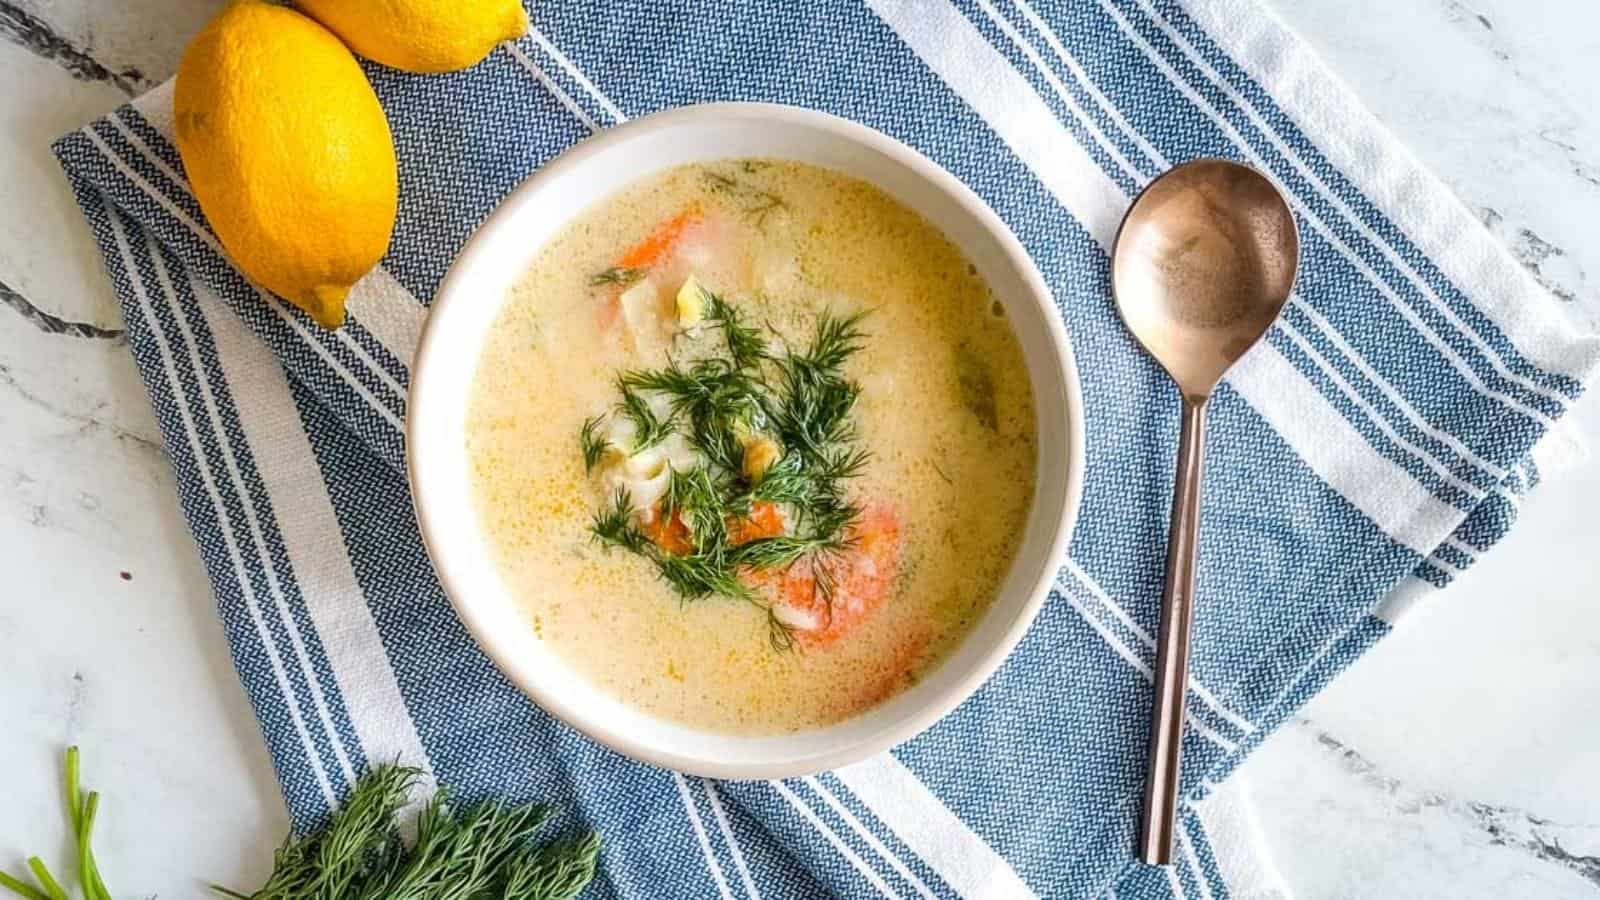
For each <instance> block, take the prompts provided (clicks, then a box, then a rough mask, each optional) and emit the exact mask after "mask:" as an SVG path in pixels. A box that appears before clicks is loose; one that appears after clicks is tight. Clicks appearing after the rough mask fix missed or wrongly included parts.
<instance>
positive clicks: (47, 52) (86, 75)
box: [0, 0, 155, 97]
mask: <svg viewBox="0 0 1600 900" xmlns="http://www.w3.org/2000/svg"><path fill="white" fill-rule="evenodd" d="M0 36H3V37H4V38H5V39H6V40H8V41H12V42H14V43H16V44H18V45H19V46H22V47H25V48H27V49H28V50H31V51H33V52H34V53H37V54H38V55H40V56H42V57H44V58H45V59H48V60H51V61H52V62H54V63H56V64H57V65H59V66H60V67H61V68H62V69H64V70H66V71H67V72H68V73H69V74H71V75H72V77H74V78H79V79H82V80H84V81H108V82H110V83H112V84H114V85H116V86H117V88H118V89H120V90H121V91H122V92H123V93H124V94H127V95H128V96H130V97H131V96H134V95H135V94H139V93H142V92H143V91H146V90H148V89H149V88H151V87H154V86H155V85H154V84H153V83H152V82H151V81H150V80H149V79H147V78H146V77H145V75H144V73H143V72H140V71H139V70H138V69H137V68H135V67H133V66H123V67H121V68H120V69H116V70H112V69H110V68H108V67H107V66H106V65H105V64H103V63H101V62H100V61H99V60H97V59H95V58H94V57H93V56H92V55H90V53H89V51H88V50H87V49H86V48H81V47H77V46H74V45H73V43H72V42H71V41H69V40H67V39H66V38H64V37H62V36H61V35H60V34H57V33H56V31H55V30H54V29H53V28H51V27H50V25H49V23H48V22H46V21H45V20H44V19H42V18H40V17H38V16H36V15H34V14H32V13H30V12H29V11H28V10H26V9H24V8H22V7H21V6H18V5H17V4H15V3H12V2H9V0H0Z"/></svg>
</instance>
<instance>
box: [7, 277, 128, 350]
mask: <svg viewBox="0 0 1600 900" xmlns="http://www.w3.org/2000/svg"><path fill="white" fill-rule="evenodd" d="M0 303H4V304H5V305H7V306H9V307H11V308H12V309H14V310H16V311H17V312H18V313H20V314H21V315H22V318H23V319H25V320H27V321H28V322H29V323H31V324H32V325H33V326H34V327H35V328H37V329H39V330H40V331H43V332H45V333H46V334H64V335H66V336H68V337H79V338H95V339H99V340H117V339H119V338H121V337H122V336H123V330H122V329H121V328H102V327H100V326H99V325H95V324H94V323H92V322H71V321H68V320H66V319H63V318H61V317H60V316H57V315H52V314H50V313H48V312H46V311H44V310H42V309H40V308H39V307H38V306H35V305H34V304H33V303H32V302H31V301H29V300H28V298H27V297H24V296H22V295H21V294H19V293H17V292H16V291H15V290H13V289H12V287H11V285H9V284H6V283H5V282H4V281H0Z"/></svg>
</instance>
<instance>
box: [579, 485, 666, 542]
mask: <svg viewBox="0 0 1600 900" xmlns="http://www.w3.org/2000/svg"><path fill="white" fill-rule="evenodd" d="M589 530H590V531H591V532H592V533H593V534H594V536H595V539H596V540H598V541H599V542H600V543H602V544H605V545H607V546H612V547H621V548H622V549H624V550H629V551H632V552H634V553H643V552H645V548H646V547H650V546H654V545H652V544H651V543H650V539H649V538H647V537H645V536H644V533H643V532H641V531H640V530H639V529H638V528H636V527H634V524H633V498H632V497H629V496H628V490H627V488H618V489H617V493H616V494H615V495H614V496H613V497H612V498H611V503H610V504H608V505H606V506H604V507H601V509H600V511H599V512H597V513H595V515H594V522H593V523H592V524H591V525H590V526H589Z"/></svg>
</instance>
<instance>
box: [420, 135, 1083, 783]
mask: <svg viewBox="0 0 1600 900" xmlns="http://www.w3.org/2000/svg"><path fill="white" fill-rule="evenodd" d="M752 156H753V157H775V158H781V159H791V160H796V161H799V162H805V163H811V164H813V165H818V166H823V167H826V168H829V169H834V170H836V171H839V172H843V173H845V174H848V175H852V176H854V177H856V178H860V179H863V180H865V181H868V182H871V183H872V184H875V185H877V186H878V187H879V188H881V189H883V190H885V191H887V192H888V193H889V194H891V195H892V196H894V197H895V198H896V199H898V200H899V201H900V202H901V203H904V204H905V205H906V206H908V207H910V208H911V209H914V210H916V211H917V212H918V213H920V214H921V215H922V216H923V217H925V218H926V219H927V220H928V221H930V222H932V223H933V224H934V225H935V226H937V227H938V228H939V229H940V230H941V231H943V232H944V233H945V235H947V236H948V237H949V238H950V239H951V240H952V241H954V242H955V244H956V245H957V246H959V247H960V248H961V249H962V250H963V252H965V254H966V255H967V258H968V259H969V260H971V261H972V263H973V264H975V265H976V266H977V267H978V270H979V272H980V273H981V274H982V275H983V277H984V278H985V279H986V280H987V281H988V283H989V285H990V286H991V287H992V288H993V289H994V292H995V294H996V296H998V297H999V299H1000V301H1001V302H1002V303H1003V304H1005V308H1006V314H1007V316H1008V317H1009V318H1010V321H1011V324H1012V326H1013V327H1014V328H1015V330H1016V334H1017V338H1018V340H1019V341H1020V342H1021V344H1022V350H1023V355H1024V357H1025V359H1026V361H1027V367H1028V375H1029V377H1030V378H1031V379H1032V382H1033V393H1034V403H1035V404H1036V409H1037V412H1038V451H1039V455H1038V460H1039V462H1038V466H1037V476H1038V477H1037V486H1036V495H1035V498H1034V502H1033V508H1032V511H1031V512H1030V513H1029V516H1028V522H1027V529H1026V533H1025V534H1024V535H1023V540H1022V543H1021V546H1020V547H1019V549H1018V552H1017V558H1016V561H1015V563H1014V564H1013V565H1012V567H1011V572H1010V573H1009V574H1008V575H1007V577H1006V579H1005V582H1004V583H1003V584H1002V585H1001V588H1000V591H999V594H998V596H997V597H996V598H995V600H994V603H993V604H992V605H991V606H990V607H989V610H988V612H987V613H986V614H985V615H984V617H983V618H982V619H981V620H980V621H979V622H978V623H977V624H976V626H975V627H974V628H973V630H972V632H971V633H970V634H969V635H968V636H967V638H966V640H965V641H964V642H963V643H962V644H961V646H960V647H959V648H958V649H957V650H956V652H955V653H954V654H953V655H951V656H950V657H949V658H948V659H946V660H945V662H944V663H943V664H942V665H940V666H939V667H938V668H937V669H936V670H935V671H933V672H931V673H929V674H928V675H927V676H926V677H924V678H923V679H922V680H921V681H919V682H918V683H917V684H916V685H915V686H913V687H911V688H910V689H909V690H907V691H905V692H904V693H901V694H899V695H897V696H895V697H893V698H891V699H890V700H888V701H887V702H885V703H883V704H881V705H880V706H877V707H875V708H873V709H871V710H868V711H867V712H865V713H862V714H861V715H859V716H856V717H855V718H852V719H849V720H847V721H845V722H841V723H838V724H836V725H832V726H829V727H826V728H820V729H816V730H811V731H804V732H801V733H798V734H791V735H784V736H781V737H736V736H729V735H721V734H710V733H706V732H702V731H697V730H695V729H693V728H690V727H688V726H685V725H681V724H677V723H673V722H667V721H663V720H661V719H658V718H656V717H654V716H651V715H648V714H646V713H643V712H641V711H639V710H638V709H635V708H634V707H632V706H629V705H628V704H627V702H626V701H625V699H622V698H617V697H612V696H609V695H608V694H606V693H604V692H603V691H601V690H600V689H598V688H596V687H595V686H593V685H591V684H590V683H589V682H588V681H587V680H585V679H584V678H583V677H582V676H581V675H580V674H579V673H578V672H576V671H575V670H573V669H572V668H571V667H570V666H568V665H567V664H566V663H565V662H564V661H562V659H561V657H560V656H558V655H557V654H556V653H554V652H553V651H552V650H551V648H550V647H548V646H546V645H545V644H544V643H543V642H542V641H541V640H540V639H539V638H537V637H535V636H534V633H533V630H532V629H531V628H530V627H529V626H528V624H527V622H526V621H525V620H524V618H523V616H522V614H521V613H519V612H518V608H517V601H516V599H515V597H513V596H512V594H511V593H510V592H509V591H508V590H507V588H506V586H505V585H504V584H503V583H502V581H501V578H500V576H499V574H498V571H497V567H496V565H495V563H494V561H493V556H492V553H491V549H490V547H489V545H488V542H487V541H486V540H485V539H484V537H483V535H482V534H480V532H479V529H478V524H477V515H476V511H475V509H474V506H473V502H474V501H473V489H472V484H471V478H470V474H469V466H468V459H467V453H466V441H465V438H464V435H465V428H466V416H467V405H468V403H467V401H468V398H469V396H470V389H471V386H472V380H473V373H474V369H475V367H476V366H477V361H478V353H479V349H480V347H481V346H482V344H483V341H484V337H485V335H486V333H487V332H488V330H489V328H490V326H491V325H492V324H493V322H494V320H495V317H496V315H497V314H498V313H499V311H500V308H501V304H502V303H503V302H504V301H505V297H506V293H507V289H508V288H509V287H510V286H511V284H512V283H513V282H514V281H515V280H516V279H517V278H519V277H520V276H521V275H522V274H523V272H524V271H525V270H526V268H527V267H528V265H529V264H530V263H531V262H532V260H533V257H534V255H535V254H536V253H537V252H538V251H539V249H540V247H541V245H543V244H544V243H545V241H547V240H549V239H550V238H551V237H552V236H554V235H555V234H556V233H557V232H558V231H559V230H560V229H561V228H562V226H564V225H565V224H566V223H567V222H568V221H569V220H571V219H572V218H573V217H574V216H576V215H577V214H578V213H579V212H581V211H582V210H583V209H585V208H586V207H588V206H590V205H591V204H594V203H596V202H599V201H601V200H603V199H605V198H606V197H607V196H609V195H610V194H612V193H614V192H616V191H617V190H618V189H620V188H622V187H623V186H624V185H626V184H628V183H629V182H631V181H633V180H635V179H637V178H640V177H642V176H644V175H648V174H650V173H651V172H653V171H657V170H660V169H663V168H667V167H669V166H675V165H679V164H681V163H688V162H695V161H703V160H715V159H725V158H729V157H752ZM550 389H551V390H560V385H550ZM1083 448H1084V440H1083V412H1082V399H1081V397H1080V395H1079V390H1078V376H1077V368H1076V365H1075V364H1074V362H1073V358H1072V350H1071V347H1070V346H1069V345H1068V343H1067V336H1066V332H1065V330H1064V329H1063V328H1062V325H1061V321H1060V318H1059V315H1058V314H1057V312H1056V309H1055V304H1054V302H1053V300H1052V299H1051V296H1050V292H1049V290H1048V289H1047V288H1046V287H1045V284H1044V280H1043V279H1042V278H1041V277H1040V275H1039V271H1038V269H1037V268H1035V267H1034V265H1033V261H1032V260H1031V259H1029V257H1028V255H1027V252H1026V251H1024V250H1023V248H1022V245H1021V244H1020V243H1019V242H1018V241H1017V239H1016V237H1015V236H1013V235H1012V234H1011V232H1010V231H1008V230H1007V229H1006V226H1005V225H1004V224H1003V223H1002V222H1001V221H1000V218H999V217H998V216H996V215H995V214H994V212H993V211H992V210H990V209H989V207H988V206H987V205H985V204H984V202H983V201H982V200H981V199H979V198H978V196H977V195H976V194H974V193H973V192H972V191H970V190H968V189H967V187H966V186H965V185H963V184H962V183H961V182H960V181H958V180H957V179H956V178H955V177H954V176H952V175H951V174H950V173H948V172H946V171H945V170H944V169H942V168H940V167H939V166H938V165H936V164H934V163H933V162H932V161H930V160H928V159H927V158H926V157H924V156H922V155H921V154H919V153H917V152H916V151H915V150H912V149H911V148H910V147H907V146H906V145H904V144H902V143H900V142H898V141H895V140H893V139H892V138H889V137H887V136H885V135H883V134H880V133H878V132H876V131H873V130H872V129H870V128H866V127H864V126H861V125H857V124H855V123H853V122H848V121H846V120H844V119H840V118H837V117H834V116H830V115H826V114H823V113H819V112H814V111H811V110H805V109H799V108H794V107H787V106H774V105H768V104H755V103H716V104H707V105H702V106H691V107H685V108H682V109H675V110H671V111H668V112H662V113H657V114H655V115H651V116H648V117H645V118H642V119H638V120H635V121H633V122H630V123H628V124H625V125H622V126H619V127H616V128H612V129H610V130H607V131H605V132H602V133H601V134H599V135H597V136H595V137H593V138H590V139H588V140H586V141H584V142H583V143H581V144H578V145H577V146H575V147H573V148H572V149H571V150H568V151H567V152H566V153H565V154H563V155H562V156H561V157H560V158H559V159H556V160H555V161H553V162H551V163H549V164H548V165H546V166H545V167H544V168H543V169H540V170H539V171H538V172H537V173H535V174H534V175H533V176H532V177H530V178H529V179H528V180H527V181H525V182H523V183H522V185H521V186H519V187H518V188H517V189H516V190H515V191H513V192H512V193H511V195H510V196H508V197H507V198H506V199H505V201H504V202H503V203H501V204H500V207H499V208H498V209H497V210H495V212H494V213H493V214H492V215H491V216H489V218H488V219H487V220H486V221H485V222H484V223H483V225H482V227H480V228H479V229H478V231H477V233H476V234H475V235H473V236H472V238H471V239H470V240H469V241H468V242H467V245H466V247H465V248H463V250H462V252H461V255H460V257H459V258H457V259H456V261H455V264H454V266H452V267H451V269H450V272H449V274H448V275H447V276H446V278H445V280H444V282H443V284H441V285H440V288H439V292H438V295H437V297H435V299H434V303H433V310H432V313H431V315H430V316H429V318H428V323H427V327H426V329H425V330H424V332H423V335H422V342H421V345H420V347H419V349H418V351H417V357H416V361H415V363H414V364H413V367H412V372H411V397H410V404H409V412H408V421H407V454H408V461H409V464H410V474H411V489H412V495H413V497H414V499H415V504H416V510H417V519H418V522H419V524H420V526H421V529H422V536H423V539H424V541H425V542H426V544H427V547H428V554H429V555H430V556H431V557H432V558H433V563H434V567H435V569H436V570H437V571H438V573H439V580H440V583H441V584H443V586H444V589H445V592H446V593H447V594H449V596H450V599H451V601H452V603H454V605H455V608H456V612H457V614H459V615H460V616H461V619H462V621H463V622H465V623H466V626H467V628H468V629H469V630H470V631H471V632H472V634H473V636H474V637H475V638H476V639H477V641H478V644H479V645H480V646H482V647H483V649H484V651H485V652H487V653H488V654H489V656H490V657H491V658H493V659H494V661H495V663H496V664H498V665H499V667H500V669H501V671H503V672H504V673H505V674H506V676H507V677H509V678H510V679H511V680H512V681H513V682H514V683H516V684H517V685H518V686H520V687H521V688H522V689H523V690H524V691H526V692H527V693H528V695H529V696H530V697H532V698H533V700H534V701H535V702H536V703H538V704H539V705H540V706H542V707H543V708H544V709H545V710H547V711H549V712H550V713H551V714H553V715H555V716H556V717H558V718H560V719H561V720H562V721H564V722H566V723H567V724H568V725H571V726H572V727H573V728H576V729H578V730H579V731H581V732H583V733H584V734H587V735H589V736H590V737H592V738H594V739H595V740H597V741H600V742H601V743H603V744H605V745H607V746H609V747H611V748H613V749H615V750H617V751H618V752H621V753H624V754H627V755H628V756H631V757H633V758H635V759H639V760H643V761H644V762H648V763H654V764H656V765H660V766H666V767H668V768H672V769H678V770H680V771H684V772H691V773H694V774H699V775H706V776H711V777H717V778H783V777H790V776H795V775H801V774H809V773H814V772H819V771H822V770H824V769H830V768H835V767H837V766H841V765H845V764H848V763H851V762H854V761H856V760H860V759H863V758H865V757H867V756H869V755H871V754H873V753H876V752H878V751H881V750H885V749H887V748H888V747H890V746H892V745H894V744H896V743H899V742H901V741H904V740H906V739H908V738H910V737H912V736H913V735H915V734H917V733H918V732H920V731H922V730H923V729H925V728H927V727H928V726H929V725H932V724H933V723H934V722H935V721H936V720H938V719H939V717H941V716H943V715H944V714H945V713H948V712H949V711H950V710H952V709H954V708H955V706H956V705H957V704H959V703H960V702H961V701H962V700H964V699H966V697H967V696H968V695H970V694H971V693H972V692H973V691H974V690H976V689H977V688H978V686H979V685H980V684H982V683H983V681H984V679H986V678H988V677H989V675H990V674H991V673H993V672H994V670H995V669H996V668H997V667H998V666H999V665H1000V663H1001V662H1002V661H1003V660H1004V659H1005V657H1006V654H1008V653H1009V652H1010V651H1011V649H1012V648H1013V647H1014V646H1016V643H1017V641H1018V640H1020V639H1021V637H1022V635H1023V632H1025V631H1026V630H1027V628H1028V625H1029V623H1031V622H1032V621H1033V617H1034V615H1035V614H1036V613H1037V612H1038V610H1039V606H1040V604H1041V603H1042V602H1043V600H1044V597H1045V595H1046V593H1047V591H1048V589H1049V585H1050V582H1051V579H1052V577H1053V576H1054V574H1055V572H1056V567H1057V565H1058V564H1059V562H1060V561H1061V559H1062V558H1063V556H1064V554H1065V552H1066V547H1067V539H1068V537H1069V535H1070V534H1071V532H1072V526H1073V523H1074V522H1075V521H1076V519H1077V512H1078V498H1079V494H1080V491H1081V486H1082V483H1083V457H1084V450H1083Z"/></svg>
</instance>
